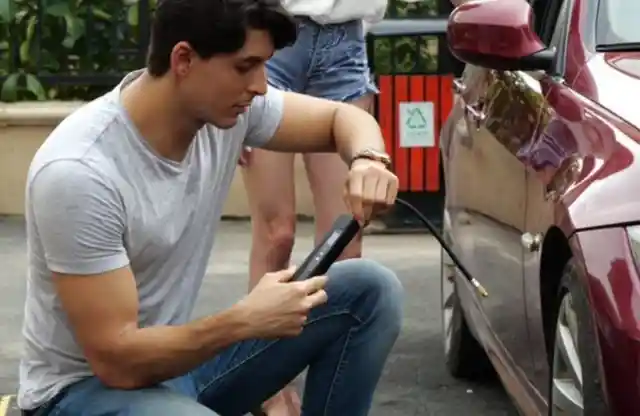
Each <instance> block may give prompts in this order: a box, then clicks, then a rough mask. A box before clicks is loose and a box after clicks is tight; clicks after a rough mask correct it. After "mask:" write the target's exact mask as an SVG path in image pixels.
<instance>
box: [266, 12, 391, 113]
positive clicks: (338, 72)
mask: <svg viewBox="0 0 640 416" xmlns="http://www.w3.org/2000/svg"><path fill="white" fill-rule="evenodd" d="M362 1H365V0H362ZM267 73H268V79H269V84H271V85H272V86H274V87H276V88H278V89H281V90H285V91H294V92H298V93H303V94H307V95H312V96H315V97H321V98H327V99H330V100H334V101H342V102H350V101H353V100H356V99H358V98H361V97H363V96H365V95H368V94H372V93H374V94H375V93H378V89H377V88H376V87H375V85H374V84H373V81H372V80H371V76H370V70H369V64H368V60H367V46H366V40H365V35H364V31H363V28H362V22H361V21H358V20H354V21H350V22H346V23H341V24H331V25H319V24H317V23H315V22H313V21H312V20H309V19H305V18H302V20H301V23H300V26H299V32H298V39H297V40H296V43H295V44H294V45H292V46H290V47H287V48H284V49H281V50H279V51H278V52H276V53H275V55H274V56H273V57H272V58H271V59H270V60H269V61H268V62H267Z"/></svg>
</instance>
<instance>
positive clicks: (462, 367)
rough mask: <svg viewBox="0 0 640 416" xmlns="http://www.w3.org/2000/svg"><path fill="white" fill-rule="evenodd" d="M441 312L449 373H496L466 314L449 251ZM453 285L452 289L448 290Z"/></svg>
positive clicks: (478, 377) (486, 375)
mask: <svg viewBox="0 0 640 416" xmlns="http://www.w3.org/2000/svg"><path fill="white" fill-rule="evenodd" d="M441 259H442V260H441V279H440V280H441V308H442V310H441V313H442V331H443V341H444V354H445V363H446V367H447V370H448V371H449V374H451V375H452V376H453V377H455V378H460V379H467V380H484V379H488V378H491V377H492V376H493V375H495V371H494V369H493V365H492V364H491V361H490V360H489V357H488V356H487V353H486V352H485V350H484V348H482V346H481V345H480V344H479V343H478V341H477V340H476V338H475V337H474V336H473V334H472V333H471V331H470V330H469V327H468V325H467V321H466V319H465V316H464V311H463V310H462V306H461V305H460V300H459V298H458V290H457V287H456V283H455V279H453V281H451V280H450V279H449V276H448V272H451V265H450V264H447V263H446V261H445V259H448V256H447V254H446V253H445V252H444V250H443V252H442V255H441ZM447 285H450V288H451V289H452V290H450V293H448V292H449V290H447V289H448V288H447Z"/></svg>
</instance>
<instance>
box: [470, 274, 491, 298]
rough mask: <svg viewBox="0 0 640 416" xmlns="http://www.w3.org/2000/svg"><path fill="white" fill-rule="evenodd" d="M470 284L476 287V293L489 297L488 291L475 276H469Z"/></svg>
mask: <svg viewBox="0 0 640 416" xmlns="http://www.w3.org/2000/svg"><path fill="white" fill-rule="evenodd" d="M471 284H472V285H473V286H474V287H475V288H476V290H477V291H478V293H480V296H482V297H483V298H487V297H489V292H487V290H486V289H485V288H484V286H482V285H481V284H480V282H478V281H477V280H476V279H475V278H471Z"/></svg>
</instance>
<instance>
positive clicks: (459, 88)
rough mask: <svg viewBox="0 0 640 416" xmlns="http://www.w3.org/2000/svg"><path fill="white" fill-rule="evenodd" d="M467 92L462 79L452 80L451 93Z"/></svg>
mask: <svg viewBox="0 0 640 416" xmlns="http://www.w3.org/2000/svg"><path fill="white" fill-rule="evenodd" d="M466 90H467V86H466V85H465V84H464V82H462V78H456V79H454V80H453V91H455V93H456V94H462V93H464V92H465V91H466Z"/></svg>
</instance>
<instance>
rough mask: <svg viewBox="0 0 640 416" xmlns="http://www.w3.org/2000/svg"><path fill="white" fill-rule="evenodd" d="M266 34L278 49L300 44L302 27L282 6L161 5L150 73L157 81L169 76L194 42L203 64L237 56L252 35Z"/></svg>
mask: <svg viewBox="0 0 640 416" xmlns="http://www.w3.org/2000/svg"><path fill="white" fill-rule="evenodd" d="M249 29H258V30H266V31H268V32H269V34H270V35H271V38H272V40H273V43H274V46H275V48H276V50H277V49H282V48H284V47H285V46H288V45H291V44H293V43H294V42H295V40H296V37H297V24H296V21H295V19H294V18H293V16H291V15H290V14H289V13H287V12H286V11H285V10H284V8H283V7H282V6H281V4H280V0H160V1H159V2H158V5H157V7H156V11H155V14H154V18H153V23H152V26H151V45H150V47H149V53H148V55H147V69H148V71H149V73H150V74H151V75H153V76H162V75H164V74H165V73H167V71H168V70H169V66H170V55H171V50H172V49H173V47H174V46H175V45H176V44H177V43H179V42H188V43H189V44H190V45H191V47H192V48H193V49H194V51H195V52H196V53H197V54H198V55H199V56H200V57H201V58H202V59H208V58H211V57H212V56H214V55H217V54H224V53H233V52H236V51H238V50H240V49H242V47H243V46H244V43H245V39H246V37H247V30H249Z"/></svg>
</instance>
